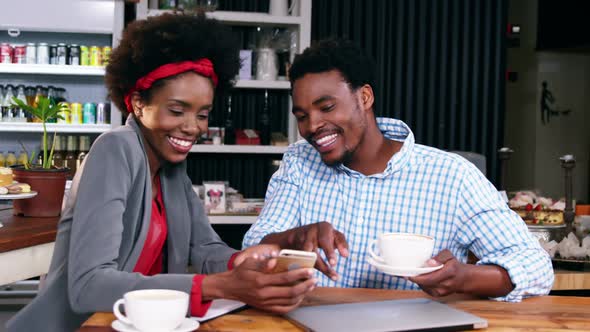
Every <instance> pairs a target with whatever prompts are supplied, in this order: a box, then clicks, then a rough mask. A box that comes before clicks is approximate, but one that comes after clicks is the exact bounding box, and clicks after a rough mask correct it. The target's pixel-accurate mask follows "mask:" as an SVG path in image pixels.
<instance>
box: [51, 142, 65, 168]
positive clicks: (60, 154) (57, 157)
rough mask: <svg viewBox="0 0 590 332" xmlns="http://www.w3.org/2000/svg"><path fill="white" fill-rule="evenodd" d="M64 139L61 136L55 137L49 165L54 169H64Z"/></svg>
mask: <svg viewBox="0 0 590 332" xmlns="http://www.w3.org/2000/svg"><path fill="white" fill-rule="evenodd" d="M64 147H65V146H64V138H63V137H62V136H57V135H56V136H55V145H54V149H53V159H52V160H51V165H52V166H53V167H55V168H63V167H64V150H65V149H64Z"/></svg>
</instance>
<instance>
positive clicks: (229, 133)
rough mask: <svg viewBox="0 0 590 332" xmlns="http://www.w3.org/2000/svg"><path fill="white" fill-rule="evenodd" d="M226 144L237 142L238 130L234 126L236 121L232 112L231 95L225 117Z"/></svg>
mask: <svg viewBox="0 0 590 332" xmlns="http://www.w3.org/2000/svg"><path fill="white" fill-rule="evenodd" d="M223 143H224V144H236V130H235V128H234V121H233V119H232V114H231V96H228V97H227V114H226V118H225V136H224V138H223Z"/></svg>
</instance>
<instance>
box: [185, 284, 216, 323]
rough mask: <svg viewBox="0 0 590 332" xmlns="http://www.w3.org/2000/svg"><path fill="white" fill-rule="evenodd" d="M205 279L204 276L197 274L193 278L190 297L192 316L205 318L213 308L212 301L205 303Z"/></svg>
mask: <svg viewBox="0 0 590 332" xmlns="http://www.w3.org/2000/svg"><path fill="white" fill-rule="evenodd" d="M203 279H205V275H204V274H196V275H195V276H194V277H193V285H192V288H191V297H190V308H191V310H190V311H191V316H196V317H203V316H205V314H206V313H207V310H209V307H211V303H213V302H212V301H203V296H202V290H203Z"/></svg>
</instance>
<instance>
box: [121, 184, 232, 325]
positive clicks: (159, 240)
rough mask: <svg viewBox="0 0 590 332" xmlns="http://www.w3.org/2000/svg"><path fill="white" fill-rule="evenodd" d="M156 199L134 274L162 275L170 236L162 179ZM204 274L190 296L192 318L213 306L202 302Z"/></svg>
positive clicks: (228, 264)
mask: <svg viewBox="0 0 590 332" xmlns="http://www.w3.org/2000/svg"><path fill="white" fill-rule="evenodd" d="M156 190H157V191H158V193H157V195H156V198H155V199H154V200H152V218H151V220H150V228H149V230H148V235H147V238H146V239H145V244H144V245H143V249H142V250H141V255H140V256H139V259H138V260H137V264H135V268H134V269H133V272H139V273H141V274H143V275H146V276H153V275H156V274H159V273H162V269H163V267H164V266H163V265H164V264H163V261H164V253H163V249H164V244H165V243H166V237H167V235H168V226H167V223H166V208H165V207H164V200H163V199H162V188H161V186H160V177H159V176H158V177H156ZM237 254H238V253H235V254H233V255H232V257H231V258H230V260H229V262H228V263H227V267H228V269H230V270H231V269H232V268H233V261H234V259H235V257H236V255H237ZM204 278H205V275H204V274H196V275H195V276H194V277H193V284H192V288H191V295H190V309H191V310H190V312H191V316H204V315H205V314H206V313H207V310H209V307H210V306H211V301H202V299H201V285H202V283H203V279H204Z"/></svg>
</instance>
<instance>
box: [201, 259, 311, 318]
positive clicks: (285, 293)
mask: <svg viewBox="0 0 590 332" xmlns="http://www.w3.org/2000/svg"><path fill="white" fill-rule="evenodd" d="M276 263H277V261H276V259H275V258H265V257H257V258H254V257H247V258H245V259H244V260H243V262H240V264H239V265H238V266H236V267H235V268H234V269H233V270H231V271H227V272H224V273H219V274H214V275H210V276H207V277H205V279H204V280H203V298H204V299H207V297H208V296H207V295H209V296H211V295H212V297H211V298H226V299H231V300H238V301H242V302H245V303H247V304H249V305H251V306H253V307H256V308H260V309H263V310H267V311H271V312H275V313H281V314H283V313H286V312H289V311H291V310H293V309H295V308H296V307H297V306H298V305H299V304H300V303H301V301H302V300H303V298H304V297H305V295H306V294H307V293H309V292H310V291H311V290H313V289H314V287H315V284H316V281H317V280H316V279H314V278H312V276H313V270H312V269H296V270H292V271H288V272H282V273H272V272H271V271H272V269H273V268H274V266H275V265H276Z"/></svg>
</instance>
